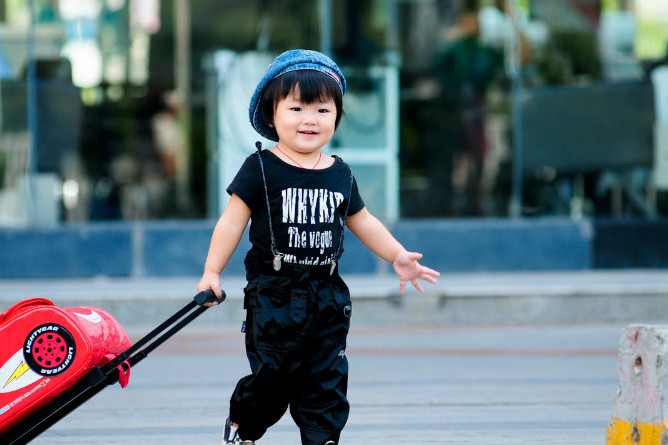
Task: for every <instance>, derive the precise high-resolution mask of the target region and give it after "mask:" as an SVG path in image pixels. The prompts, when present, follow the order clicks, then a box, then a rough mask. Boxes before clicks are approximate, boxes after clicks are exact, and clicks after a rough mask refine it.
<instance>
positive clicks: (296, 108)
mask: <svg viewBox="0 0 668 445" xmlns="http://www.w3.org/2000/svg"><path fill="white" fill-rule="evenodd" d="M290 110H292V111H302V108H301V107H291V108H290Z"/></svg>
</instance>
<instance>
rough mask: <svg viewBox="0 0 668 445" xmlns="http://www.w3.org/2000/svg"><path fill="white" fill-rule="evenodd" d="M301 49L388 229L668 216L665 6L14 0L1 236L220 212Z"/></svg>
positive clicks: (4, 60) (633, 1) (3, 128)
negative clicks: (275, 80)
mask: <svg viewBox="0 0 668 445" xmlns="http://www.w3.org/2000/svg"><path fill="white" fill-rule="evenodd" d="M293 47H303V48H314V49H319V50H322V51H324V52H326V53H329V54H331V55H332V56H333V57H334V58H335V59H336V60H337V61H338V62H339V63H340V64H341V65H342V66H343V67H344V68H345V69H346V71H347V73H349V76H350V78H351V86H352V88H351V94H350V97H349V98H347V99H348V100H347V104H346V108H347V119H346V121H344V125H343V129H342V131H341V135H340V136H339V138H338V139H335V140H334V141H333V143H332V147H330V149H331V150H332V151H336V150H340V154H341V155H342V156H343V157H344V159H346V160H349V162H351V163H352V164H355V166H356V171H357V174H358V176H360V177H361V178H362V180H363V181H364V180H365V178H366V182H367V184H366V188H367V192H366V194H367V196H369V198H368V199H369V201H370V203H372V207H375V208H376V209H375V210H376V211H377V212H379V213H381V214H382V215H384V216H385V217H386V218H387V219H397V218H399V217H461V216H466V217H468V216H481V217H486V216H487V217H489V216H520V215H545V214H550V215H553V214H565V215H572V216H583V215H615V216H628V215H634V216H636V215H637V216H640V217H650V218H654V217H657V216H659V215H663V214H665V213H666V212H667V211H668V204H667V203H666V192H665V190H666V188H667V187H668V178H667V176H668V173H667V170H666V168H667V167H666V162H668V161H666V156H667V155H666V150H668V149H667V148H666V138H667V136H666V132H667V130H666V125H668V123H667V122H666V121H667V120H668V116H666V114H668V112H667V111H666V108H667V106H666V104H665V103H666V101H667V99H666V94H668V93H666V89H667V88H668V86H666V83H667V82H668V81H667V80H666V73H665V71H666V70H667V69H668V67H667V66H666V63H667V62H666V61H667V59H666V58H667V55H666V51H667V48H668V3H666V2H663V1H659V0H313V1H307V2H303V1H302V2H294V1H292V0H254V1H253V0H251V1H245V2H238V1H231V0H230V1H226V0H178V1H177V0H162V1H160V0H4V1H2V2H0V77H1V79H2V80H1V82H0V87H1V88H0V93H1V94H0V105H1V107H0V110H1V113H2V114H1V115H0V225H2V226H22V225H34V224H50V223H57V222H61V221H62V222H74V221H94V220H109V219H130V220H137V219H164V218H170V219H171V218H179V219H183V218H205V217H213V218H215V216H216V215H217V213H218V212H219V211H220V207H221V205H223V204H224V200H225V196H224V195H225V194H224V193H222V194H221V193H220V190H221V188H224V186H225V185H226V182H227V181H229V179H231V178H229V176H230V172H233V171H236V168H237V167H238V164H239V156H241V155H242V154H244V155H245V153H246V152H248V153H249V152H250V151H251V150H252V147H253V139H254V138H255V136H254V135H253V133H252V130H251V129H250V127H249V126H248V125H246V124H245V122H244V121H246V115H245V113H246V111H245V110H246V107H247V102H248V101H247V97H246V96H248V95H249V94H250V93H249V92H248V90H249V89H251V91H252V87H253V86H254V85H253V83H254V82H255V80H256V79H255V77H254V76H259V75H261V72H262V70H264V68H265V67H266V64H267V63H268V61H270V60H271V58H272V57H274V56H275V55H276V54H277V53H279V52H281V51H283V50H285V49H288V48H293ZM235 154H236V156H235Z"/></svg>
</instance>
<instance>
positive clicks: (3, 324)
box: [0, 291, 225, 445]
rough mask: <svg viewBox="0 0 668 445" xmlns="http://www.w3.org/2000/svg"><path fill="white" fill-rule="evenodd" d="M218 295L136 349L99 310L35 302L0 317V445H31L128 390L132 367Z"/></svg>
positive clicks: (192, 306)
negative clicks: (113, 393)
mask: <svg viewBox="0 0 668 445" xmlns="http://www.w3.org/2000/svg"><path fill="white" fill-rule="evenodd" d="M224 299H225V294H224V293H223V297H222V298H221V299H216V297H215V295H214V294H213V292H211V291H205V292H200V293H199V294H197V295H195V297H194V298H193V301H191V302H190V303H188V304H187V305H186V306H184V307H183V308H182V309H181V310H179V311H178V312H177V313H176V314H174V315H173V316H171V317H170V318H169V319H168V320H166V321H165V322H164V323H162V324H161V325H160V326H158V327H157V328H156V329H154V330H153V331H151V332H150V333H149V334H147V335H146V336H145V337H143V338H142V339H141V340H139V341H137V342H136V343H135V344H134V345H130V340H129V338H128V336H127V334H126V333H125V331H124V330H123V328H122V327H121V325H120V324H119V323H118V322H117V321H116V320H114V318H113V317H112V316H111V315H109V314H108V313H107V312H105V311H103V310H102V309H99V308H94V307H89V306H85V307H78V308H60V307H56V306H55V305H54V304H53V303H52V302H51V301H49V300H46V299H43V298H34V299H30V300H26V301H23V302H21V303H18V304H16V305H14V306H12V307H11V308H9V309H7V310H6V311H5V312H3V313H2V314H0V443H2V444H3V445H17V444H25V443H28V442H30V441H31V440H32V439H34V438H35V437H37V436H38V435H39V434H41V433H42V432H44V431H45V430H46V429H48V428H49V427H50V426H51V425H53V424H54V423H56V422H57V421H58V420H60V419H62V418H63V417H64V416H65V415H67V414H69V413H70V412H71V411H73V410H74V409H76V408H77V407H78V406H80V405H81V404H83V403H84V402H85V401H86V400H88V399H90V398H91V397H92V396H94V395H95V394H97V393H98V392H100V391H101V390H102V389H104V388H105V387H107V386H109V385H112V384H114V383H116V382H120V383H121V386H123V387H125V386H126V385H127V383H128V379H129V375H130V368H131V367H132V366H133V365H135V364H137V363H138V362H139V361H141V360H143V359H144V358H145V357H146V356H147V355H148V354H149V353H150V352H151V351H153V350H154V349H155V348H157V347H158V346H160V345H161V344H162V343H164V342H165V341H166V340H167V339H169V338H170V337H171V336H172V335H174V334H175V333H176V332H178V331H179V330H180V329H181V328H183V327H184V326H185V325H187V324H188V323H190V322H191V321H192V320H194V319H195V318H196V317H198V316H199V315H200V314H201V313H202V312H204V311H205V310H207V309H208V307H207V306H204V304H205V303H207V302H214V301H218V302H222V301H223V300H224Z"/></svg>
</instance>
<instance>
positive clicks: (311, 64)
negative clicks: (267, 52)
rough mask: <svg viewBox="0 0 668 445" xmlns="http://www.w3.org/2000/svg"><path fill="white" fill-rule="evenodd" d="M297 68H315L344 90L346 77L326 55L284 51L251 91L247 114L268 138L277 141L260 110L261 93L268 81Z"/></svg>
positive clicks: (275, 134) (305, 51)
mask: <svg viewBox="0 0 668 445" xmlns="http://www.w3.org/2000/svg"><path fill="white" fill-rule="evenodd" d="M297 70H316V71H320V72H322V73H325V74H327V75H329V76H331V77H332V79H334V80H335V81H336V83H337V84H338V85H339V88H341V94H345V92H346V78H345V77H344V76H343V73H342V72H341V70H340V69H339V67H338V66H337V65H336V63H334V61H333V60H332V59H330V58H329V57H327V56H326V55H324V54H322V53H319V52H317V51H311V50H307V49H293V50H290V51H286V52H284V53H283V54H281V55H280V56H278V57H276V59H274V61H273V62H272V63H271V65H269V68H268V69H267V73H266V74H265V75H264V77H263V78H262V80H260V83H259V84H258V85H257V88H256V89H255V92H254V93H253V97H252V98H251V101H250V107H249V109H248V115H249V117H250V121H251V124H252V125H253V128H255V131H257V132H258V133H260V134H261V135H262V136H263V137H265V138H267V139H269V140H272V141H278V134H277V133H276V130H275V129H274V128H273V127H270V126H269V124H268V123H267V122H265V121H264V118H263V117H262V110H260V104H261V101H262V94H263V93H264V89H265V88H266V87H267V85H268V84H269V82H271V81H272V80H274V79H275V78H277V77H278V76H280V75H282V74H285V73H288V72H290V71H297Z"/></svg>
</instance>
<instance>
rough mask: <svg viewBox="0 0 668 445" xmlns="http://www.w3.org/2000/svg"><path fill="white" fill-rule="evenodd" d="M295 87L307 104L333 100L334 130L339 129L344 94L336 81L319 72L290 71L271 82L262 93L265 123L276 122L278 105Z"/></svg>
mask: <svg viewBox="0 0 668 445" xmlns="http://www.w3.org/2000/svg"><path fill="white" fill-rule="evenodd" d="M295 87H299V100H301V101H302V102H303V103H305V104H312V103H315V102H320V101H327V100H329V99H333V100H334V104H335V105H336V120H335V122H334V128H338V127H339V122H341V117H342V116H343V93H342V92H341V88H339V85H338V84H337V83H336V81H335V80H334V79H332V78H331V77H330V76H329V75H327V74H325V73H322V72H320V71H317V70H295V71H290V72H287V73H285V74H283V75H281V76H279V77H277V78H275V79H274V80H272V81H271V82H269V84H268V85H267V87H266V88H265V90H264V93H262V102H261V103H262V105H261V106H262V118H263V119H264V121H265V122H270V123H273V122H274V111H275V110H276V105H278V103H279V102H280V101H281V100H283V99H285V98H286V97H288V96H289V95H290V94H291V93H292V91H293V90H294V89H295Z"/></svg>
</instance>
